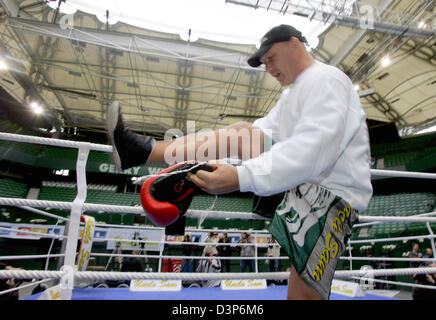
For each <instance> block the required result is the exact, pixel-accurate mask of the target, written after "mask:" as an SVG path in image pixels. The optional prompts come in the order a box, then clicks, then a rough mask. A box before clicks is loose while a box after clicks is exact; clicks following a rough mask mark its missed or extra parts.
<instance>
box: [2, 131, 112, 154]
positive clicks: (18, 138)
mask: <svg viewBox="0 0 436 320" xmlns="http://www.w3.org/2000/svg"><path fill="white" fill-rule="evenodd" d="M0 139H3V140H8V141H15V142H24V143H34V144H43V145H49V146H57V147H65V148H80V147H85V148H88V149H89V150H94V151H102V152H108V153H111V152H112V151H113V148H112V146H109V145H105V144H96V143H90V142H78V141H72V140H61V139H54V138H43V137H36V136H26V135H20V134H14V133H6V132H0Z"/></svg>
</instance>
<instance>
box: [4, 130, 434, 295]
mask: <svg viewBox="0 0 436 320" xmlns="http://www.w3.org/2000/svg"><path fill="white" fill-rule="evenodd" d="M0 139H3V140H8V141H14V142H22V143H33V144H43V145H51V146H57V147H67V148H76V149H78V156H77V162H76V175H77V195H76V198H75V199H74V201H73V202H62V201H49V200H33V199H19V198H6V197H0V205H2V206H15V207H20V208H22V209H24V210H27V211H29V212H32V213H37V214H41V215H43V216H48V217H51V218H56V219H58V221H64V222H65V223H66V224H65V232H64V234H47V233H38V232H30V231H23V230H18V229H14V228H11V227H8V228H4V227H0V231H2V230H5V229H7V231H8V232H16V233H18V232H20V233H23V232H25V233H26V234H29V235H35V236H39V237H45V238H51V239H52V241H54V240H55V239H57V240H63V241H65V246H64V250H63V253H61V254H51V253H50V252H49V253H48V254H46V255H21V256H19V255H14V256H0V262H4V261H8V260H23V259H46V260H47V263H46V269H47V266H48V260H49V259H51V258H62V259H63V266H62V267H61V268H60V270H56V271H50V270H0V279H11V278H14V279H22V280H32V279H33V280H35V279H37V280H38V281H37V282H31V283H28V284H26V285H24V286H20V287H18V288H14V289H10V290H6V291H3V292H0V295H2V294H5V293H8V292H10V291H13V290H19V289H22V288H24V287H25V286H35V285H36V284H40V283H45V282H48V281H52V282H53V281H54V282H56V283H58V285H57V286H56V290H57V291H56V294H55V295H52V296H51V298H53V299H62V300H71V299H77V300H95V299H96V300H106V299H107V300H111V299H117V300H118V299H127V300H159V299H162V300H167V299H170V300H172V299H176V300H181V299H186V300H232V299H235V300H240V299H244V300H282V299H286V290H287V289H286V287H287V286H286V284H284V285H276V286H267V288H264V289H260V290H256V289H250V290H244V291H239V290H223V289H222V288H219V287H210V288H206V287H189V288H186V287H184V288H181V290H179V291H176V292H153V291H151V292H132V290H129V288H128V286H127V285H125V286H123V287H119V288H108V287H100V288H90V287H82V288H80V287H78V286H77V284H78V283H80V282H83V281H88V282H89V281H100V282H104V281H131V280H135V281H150V280H152V281H153V280H156V281H158V280H159V281H171V280H181V281H182V282H199V281H200V282H201V281H218V282H221V283H222V282H223V281H232V280H233V281H244V280H249V281H252V280H256V279H263V280H275V281H282V282H286V281H287V280H288V279H289V272H259V271H258V268H257V266H258V264H257V263H255V272H249V273H230V272H229V273H227V272H226V273H224V272H222V273H202V272H192V273H189V272H188V273H184V272H183V273H182V272H162V271H161V266H162V261H163V260H164V259H185V258H186V259H204V258H203V257H201V256H189V257H184V256H173V255H164V254H163V250H159V254H155V255H132V254H129V255H127V254H122V253H118V254H115V253H112V254H104V253H92V250H91V249H92V240H91V241H90V246H88V247H86V245H85V244H87V243H88V242H87V240H89V239H92V238H93V233H94V230H95V228H96V227H98V228H107V227H108V225H107V224H96V223H95V221H92V219H90V220H89V221H88V220H86V219H87V216H86V215H84V213H85V212H94V213H99V212H105V213H123V214H143V213H144V211H143V208H142V207H133V206H116V205H102V204H93V203H85V201H86V197H87V189H88V186H87V182H86V163H87V159H88V155H89V152H90V151H91V150H92V151H100V152H107V153H111V152H112V146H108V145H100V144H93V143H87V142H75V141H68V140H60V139H52V138H41V137H34V136H24V135H17V134H10V133H2V132H0ZM371 174H372V175H373V176H384V177H407V178H421V179H436V174H430V173H419V172H405V171H391V170H374V169H372V170H371ZM140 181H142V180H140ZM37 208H39V209H37ZM41 208H52V209H62V210H69V211H70V215H69V217H68V218H65V217H62V216H58V215H54V214H52V213H48V212H45V211H43V210H41ZM435 214H436V212H429V213H425V214H419V215H412V216H362V215H360V216H359V224H357V225H355V226H354V228H359V227H365V226H368V225H371V224H378V223H386V222H407V223H425V224H426V225H427V228H428V231H429V234H428V235H422V236H410V237H397V238H384V239H369V240H349V242H348V243H347V247H348V249H349V252H348V256H347V252H344V255H343V256H342V257H341V260H346V261H349V263H350V270H337V271H336V272H335V279H338V280H347V281H352V282H353V281H360V282H381V283H383V282H384V283H389V282H392V281H385V280H380V279H376V278H377V277H382V276H397V275H410V276H411V275H415V274H433V273H436V267H419V268H392V269H374V270H370V271H368V269H365V270H362V269H359V270H353V269H352V262H353V261H357V260H360V261H365V260H367V261H370V260H371V261H377V260H383V261H413V262H436V259H435V257H434V256H433V257H431V258H420V259H416V258H414V259H411V258H386V257H355V256H352V252H351V249H350V248H351V245H353V244H361V243H365V242H367V243H375V242H395V241H408V240H414V239H428V240H430V242H431V246H432V249H433V255H434V253H435V252H436V250H435V244H434V238H435V237H436V236H435V235H434V233H433V231H432V228H431V226H430V223H436V217H433V216H434V215H435ZM186 215H187V216H188V217H192V218H198V219H200V220H201V221H202V220H203V219H204V218H205V217H207V218H209V219H226V218H229V219H251V220H253V219H254V220H257V219H261V220H268V219H267V218H265V217H263V216H260V215H258V214H254V213H246V212H227V211H211V210H188V212H187V213H186ZM112 227H117V228H130V229H139V228H142V229H144V230H158V231H159V230H160V232H162V234H163V229H164V228H157V227H138V226H121V225H119V226H112ZM80 228H83V229H82V230H83V231H82V239H81V247H80V248H78V245H77V243H78V240H79V239H78V235H79V234H80V232H79V231H80ZM193 231H201V232H205V231H207V230H205V229H201V230H195V229H193V230H186V232H193ZM211 231H213V232H229V233H231V232H235V233H242V232H243V231H244V230H236V231H235V230H215V229H213V230H211ZM249 232H251V233H252V234H254V237H255V238H256V237H257V236H258V234H266V233H267V232H265V231H259V230H257V231H256V230H249ZM0 234H1V233H0ZM87 237H88V238H87ZM93 241H94V242H96V241H102V242H104V241H112V242H114V241H129V242H135V243H137V244H144V245H149V244H153V245H161V247H164V245H182V244H192V245H197V246H210V245H211V243H210V242H180V241H165V239H164V238H162V239H161V240H158V241H156V240H153V241H145V240H135V239H133V240H132V239H120V238H117V239H114V238H107V237H105V238H98V239H94V240H93ZM52 244H53V242H52ZM213 245H214V246H220V245H231V246H235V243H230V244H226V243H213ZM245 245H247V244H245ZM248 245H253V246H255V253H256V254H255V256H254V257H253V258H252V259H254V260H255V262H257V261H262V260H265V259H271V257H264V256H258V255H257V249H258V247H261V246H263V247H266V246H267V245H268V244H258V243H257V241H255V242H254V243H253V244H248ZM78 249H79V253H77V251H78ZM50 250H51V247H50ZM92 256H94V257H98V256H100V257H111V258H113V257H117V256H118V257H125V258H129V257H137V258H147V259H159V260H158V261H159V263H158V265H159V267H158V272H115V271H111V272H109V271H86V266H87V264H88V261H89V258H90V257H92ZM216 259H225V260H238V261H240V260H241V257H216ZM244 259H249V258H248V257H244ZM275 259H286V260H287V259H288V258H287V257H285V256H281V257H278V258H275ZM395 284H396V285H400V286H413V287H425V288H427V289H434V288H436V287H434V288H430V287H429V286H423V285H417V284H412V283H401V282H395ZM126 286H127V288H126ZM46 291H47V290H46ZM181 293H182V294H181ZM41 296H42V294H41V293H40V294H37V295H34V296H29V297H27V299H37V298H41ZM46 299H48V298H46ZM331 299H332V300H335V299H348V298H347V297H346V296H341V295H338V294H335V293H334V292H333V291H332V295H331ZM354 299H371V300H375V299H388V298H385V297H381V296H377V295H371V294H366V293H365V295H364V296H363V297H361V298H354Z"/></svg>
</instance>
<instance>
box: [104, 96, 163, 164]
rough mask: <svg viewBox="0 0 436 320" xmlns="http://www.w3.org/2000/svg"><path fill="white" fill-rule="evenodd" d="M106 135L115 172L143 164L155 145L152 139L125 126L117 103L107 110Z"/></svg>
mask: <svg viewBox="0 0 436 320" xmlns="http://www.w3.org/2000/svg"><path fill="white" fill-rule="evenodd" d="M107 135H108V138H109V142H110V144H111V145H112V147H113V152H112V161H113V162H114V164H115V166H116V168H117V170H125V169H128V168H131V167H134V166H139V165H143V164H145V163H146V162H147V161H148V159H149V158H150V155H151V153H152V152H153V149H154V146H155V145H156V140H155V139H154V138H152V137H150V136H146V135H139V134H136V133H134V132H132V131H131V130H129V129H128V128H127V127H126V126H125V124H124V122H123V117H122V115H121V106H120V102H119V101H114V102H113V103H112V104H111V105H110V107H109V109H108V112H107Z"/></svg>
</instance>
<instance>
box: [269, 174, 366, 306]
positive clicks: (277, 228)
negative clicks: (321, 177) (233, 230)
mask: <svg viewBox="0 0 436 320" xmlns="http://www.w3.org/2000/svg"><path fill="white" fill-rule="evenodd" d="M357 219H358V213H357V212H356V210H354V209H353V207H352V206H351V205H350V204H349V203H347V202H346V201H345V200H343V199H342V198H340V197H338V196H336V195H334V194H333V193H331V192H330V191H329V190H327V189H326V188H324V187H322V186H319V185H316V184H311V183H304V184H302V185H300V186H298V187H297V188H295V189H292V190H290V191H288V192H287V193H286V194H285V196H284V198H283V200H282V202H281V204H280V205H279V206H278V207H277V210H276V212H275V214H274V218H273V220H272V222H271V224H270V226H269V231H270V232H271V234H272V235H273V236H274V238H275V239H276V240H277V242H278V243H279V244H280V246H281V248H282V249H283V250H285V252H286V253H287V255H288V256H289V257H290V259H291V262H292V264H293V265H294V267H295V269H296V270H297V272H298V274H299V275H300V277H301V278H302V279H303V280H304V281H305V282H306V283H307V284H308V285H309V287H311V288H312V289H313V290H315V291H316V292H317V293H318V295H319V296H320V297H321V298H322V299H324V300H327V299H328V298H329V296H330V288H331V283H332V280H333V276H334V272H335V270H336V265H337V263H338V261H339V257H340V256H341V254H342V253H343V252H344V250H345V242H346V241H347V239H348V238H349V237H350V235H351V232H352V226H353V223H354V222H355V221H357Z"/></svg>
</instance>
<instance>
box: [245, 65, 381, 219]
mask: <svg viewBox="0 0 436 320" xmlns="http://www.w3.org/2000/svg"><path fill="white" fill-rule="evenodd" d="M365 119H366V116H365V113H364V111H363V109H362V106H361V104H360V100H359V96H358V95H357V93H356V91H355V90H354V88H353V85H352V83H351V81H350V79H349V78H348V77H347V76H346V75H345V74H344V73H343V72H342V71H340V70H339V69H338V68H335V67H332V66H329V65H326V64H324V63H321V62H318V61H316V62H315V63H314V64H312V65H311V66H310V67H309V68H308V69H306V70H305V71H304V72H303V73H302V74H300V75H299V76H298V77H297V79H296V81H295V83H294V85H293V86H292V87H291V88H287V89H285V90H284V91H283V93H282V95H281V97H280V99H279V101H278V102H277V104H276V106H275V107H274V108H273V109H272V110H271V111H270V112H269V114H268V115H267V116H266V117H264V118H261V119H258V120H256V121H255V122H254V123H253V126H255V127H258V128H260V129H261V130H262V131H263V132H264V133H265V134H267V135H268V134H270V135H271V138H272V140H273V141H274V144H273V145H272V147H271V149H270V150H269V151H266V152H264V153H262V154H261V155H260V156H259V157H257V158H253V159H250V160H247V161H243V162H242V164H241V166H238V167H237V170H238V178H239V187H240V191H241V192H253V193H255V194H257V195H260V196H268V195H272V194H277V193H280V192H283V191H287V190H290V189H293V188H295V187H297V186H298V185H300V184H302V183H305V182H311V183H316V184H319V185H321V186H323V187H325V188H327V189H329V190H330V191H331V192H332V193H334V194H336V195H338V196H340V197H341V198H343V199H344V200H346V201H347V202H349V203H350V204H351V205H352V206H353V207H354V208H355V209H357V210H359V211H363V210H365V209H366V207H367V205H368V202H369V200H370V198H371V196H372V185H371V175H370V158H371V157H370V149H369V137H368V129H367V126H366V122H365Z"/></svg>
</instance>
